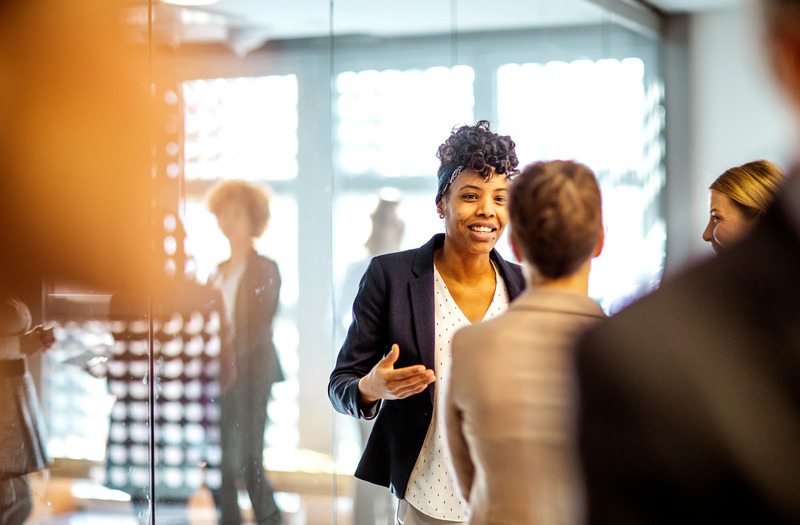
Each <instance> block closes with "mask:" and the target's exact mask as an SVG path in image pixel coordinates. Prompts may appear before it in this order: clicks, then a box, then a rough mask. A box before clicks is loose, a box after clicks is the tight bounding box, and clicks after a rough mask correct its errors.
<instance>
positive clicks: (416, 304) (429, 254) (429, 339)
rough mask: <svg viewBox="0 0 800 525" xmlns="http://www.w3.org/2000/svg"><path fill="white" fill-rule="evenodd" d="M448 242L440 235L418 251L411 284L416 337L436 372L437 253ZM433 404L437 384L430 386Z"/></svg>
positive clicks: (423, 358) (424, 359)
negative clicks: (434, 291)
mask: <svg viewBox="0 0 800 525" xmlns="http://www.w3.org/2000/svg"><path fill="white" fill-rule="evenodd" d="M443 242H444V235H442V234H437V235H435V236H434V237H433V238H432V239H431V240H430V241H428V242H427V243H426V244H425V245H423V246H422V247H421V248H420V249H419V250H418V251H417V256H416V258H415V259H414V266H413V268H412V272H413V273H414V275H415V278H413V279H412V280H411V281H409V283H408V287H409V295H410V297H411V316H412V319H413V320H414V334H415V336H416V338H417V348H418V349H419V353H420V359H421V361H422V364H423V365H425V366H426V367H427V368H430V369H431V370H434V365H435V362H436V360H435V357H436V356H435V351H436V350H435V347H434V341H435V340H436V335H435V334H436V319H435V318H434V317H435V310H434V304H433V252H434V250H436V248H437V247H438V246H441V244H442V243H443ZM428 393H429V394H430V396H431V403H433V393H434V383H431V384H430V385H429V386H428Z"/></svg>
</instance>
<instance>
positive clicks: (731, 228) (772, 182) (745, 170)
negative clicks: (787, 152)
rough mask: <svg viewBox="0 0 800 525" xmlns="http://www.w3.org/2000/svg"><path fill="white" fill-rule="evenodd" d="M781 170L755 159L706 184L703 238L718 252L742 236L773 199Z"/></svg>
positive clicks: (781, 179) (781, 173)
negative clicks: (706, 202)
mask: <svg viewBox="0 0 800 525" xmlns="http://www.w3.org/2000/svg"><path fill="white" fill-rule="evenodd" d="M783 178H784V173H783V171H781V169H780V168H779V167H777V166H776V165H775V164H773V163H771V162H769V161H766V160H756V161H753V162H748V163H747V164H742V165H741V166H736V167H734V168H731V169H729V170H728V171H726V172H725V173H723V174H722V175H720V176H719V177H717V179H716V180H715V181H714V182H713V183H712V184H711V186H709V188H708V189H709V190H710V192H711V195H710V202H709V214H710V217H709V219H708V225H707V226H706V229H705V230H703V240H704V241H706V242H709V243H711V247H712V248H714V252H716V253H720V252H721V251H723V250H725V249H726V248H727V247H728V246H729V245H730V244H731V243H733V242H735V241H737V240H739V239H740V238H741V237H743V236H744V235H745V234H746V233H747V232H749V231H750V229H751V228H752V227H753V225H754V224H755V223H756V221H757V220H758V218H759V217H760V216H761V215H763V214H764V213H765V212H766V211H767V208H769V206H770V204H772V201H773V200H775V194H776V193H777V191H778V187H779V186H780V183H781V182H782V181H783Z"/></svg>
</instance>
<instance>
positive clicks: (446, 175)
mask: <svg viewBox="0 0 800 525" xmlns="http://www.w3.org/2000/svg"><path fill="white" fill-rule="evenodd" d="M462 171H464V166H462V165H461V164H459V163H457V162H455V161H453V162H448V163H447V164H445V165H444V166H442V167H441V168H439V174H438V177H439V191H437V192H436V204H439V201H441V200H442V197H444V194H445V193H447V189H448V188H449V187H450V185H451V184H453V181H454V180H456V177H458V174H459V173H461V172H462Z"/></svg>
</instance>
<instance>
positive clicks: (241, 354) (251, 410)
mask: <svg viewBox="0 0 800 525" xmlns="http://www.w3.org/2000/svg"><path fill="white" fill-rule="evenodd" d="M207 204H208V209H209V210H210V211H211V213H213V214H214V215H215V216H216V218H217V222H218V224H219V228H220V230H221V231H222V233H223V234H224V235H225V237H226V238H227V239H228V242H229V244H230V250H231V256H230V258H229V259H228V260H227V261H225V262H223V263H221V264H220V265H219V268H218V271H217V273H216V274H215V275H213V276H212V277H211V279H210V282H211V283H213V285H214V286H216V287H218V288H219V289H220V290H221V291H222V295H223V298H224V304H225V311H226V313H227V315H228V318H229V320H230V322H231V323H230V324H231V327H232V330H233V348H234V354H235V360H236V381H235V382H234V384H233V386H232V387H231V389H230V390H228V391H227V392H225V393H223V394H222V396H221V400H220V432H221V435H220V440H221V445H222V464H221V474H222V485H221V487H220V489H219V490H218V491H215V499H216V500H217V504H218V506H219V508H220V523H221V524H224V525H238V524H239V523H241V511H240V508H239V503H238V490H237V487H236V484H237V481H239V480H242V481H243V482H244V485H245V486H246V488H247V492H248V494H249V495H250V501H251V503H252V506H253V512H254V514H255V517H256V521H257V522H258V523H259V524H268V525H272V524H278V523H281V522H282V521H281V513H280V510H279V509H278V506H277V504H276V503H275V497H274V491H273V487H272V485H271V484H270V482H269V480H268V479H267V476H266V472H265V470H264V432H265V429H266V424H267V403H268V401H269V397H270V393H271V390H272V385H273V384H274V383H276V382H280V381H283V378H284V376H283V371H282V370H281V366H280V361H279V360H278V355H277V352H276V351H275V345H274V344H273V341H272V320H273V318H274V317H275V313H276V311H277V308H278V299H279V295H280V287H281V278H280V273H279V271H278V265H277V264H276V263H275V262H274V261H273V260H271V259H268V258H266V257H264V256H262V255H259V254H258V253H257V252H256V250H255V241H256V239H258V238H259V237H261V235H263V233H264V231H266V228H267V224H268V222H269V218H270V210H269V204H270V198H269V194H268V193H267V192H266V191H265V190H264V189H263V188H261V187H260V186H256V185H255V184H251V183H249V182H245V181H241V180H226V181H222V182H220V183H219V184H217V185H216V186H215V187H214V188H212V189H211V190H210V192H209V194H208V195H207Z"/></svg>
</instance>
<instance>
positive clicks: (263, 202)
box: [206, 179, 271, 238]
mask: <svg viewBox="0 0 800 525" xmlns="http://www.w3.org/2000/svg"><path fill="white" fill-rule="evenodd" d="M270 201H271V196H270V190H268V189H267V188H266V187H262V186H259V185H256V184H253V183H251V182H247V181H244V180H238V179H228V180H223V181H220V182H219V183H217V184H216V185H215V186H214V187H212V188H211V189H210V190H209V192H208V194H207V195H206V206H207V207H208V210H209V211H210V212H211V213H213V214H214V215H216V216H217V217H219V214H220V212H221V211H222V208H223V207H225V206H227V205H230V204H232V205H235V206H242V207H243V208H244V209H245V210H247V215H248V216H249V217H250V223H251V224H252V226H253V231H252V236H253V237H255V238H258V237H261V236H262V235H263V234H264V232H265V231H266V229H267V225H268V224H269V218H270V211H269V205H270Z"/></svg>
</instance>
